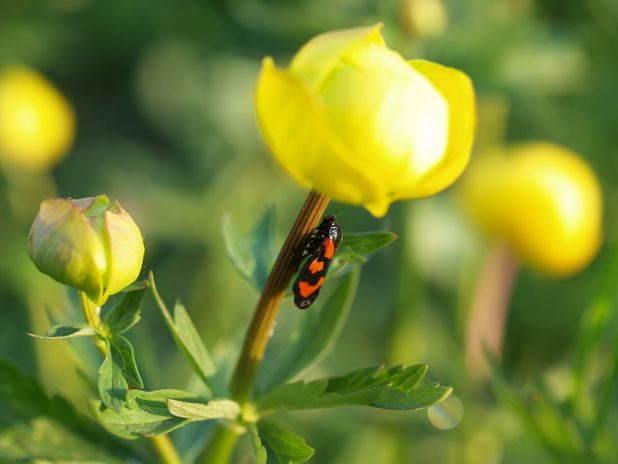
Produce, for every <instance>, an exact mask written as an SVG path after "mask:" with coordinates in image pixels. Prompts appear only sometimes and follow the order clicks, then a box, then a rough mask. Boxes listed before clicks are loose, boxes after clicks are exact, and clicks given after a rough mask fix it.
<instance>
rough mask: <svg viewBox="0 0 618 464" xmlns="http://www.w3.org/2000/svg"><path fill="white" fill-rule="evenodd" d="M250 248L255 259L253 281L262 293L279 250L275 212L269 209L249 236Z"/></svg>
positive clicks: (271, 208)
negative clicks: (276, 237) (276, 240)
mask: <svg viewBox="0 0 618 464" xmlns="http://www.w3.org/2000/svg"><path fill="white" fill-rule="evenodd" d="M249 247H250V248H251V252H252V253H253V256H254V257H255V269H254V271H253V280H254V281H255V285H254V286H255V288H256V290H258V291H261V290H262V288H264V285H265V284H266V279H267V278H268V274H269V273H270V269H271V268H272V265H273V263H274V262H275V258H276V256H277V255H276V253H277V250H276V248H275V210H274V208H273V207H270V208H268V210H266V213H264V215H263V216H262V218H261V219H260V221H259V222H258V224H257V226H256V227H255V229H253V231H252V232H251V234H250V236H249Z"/></svg>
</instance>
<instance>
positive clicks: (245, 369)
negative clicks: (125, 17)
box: [199, 190, 330, 464]
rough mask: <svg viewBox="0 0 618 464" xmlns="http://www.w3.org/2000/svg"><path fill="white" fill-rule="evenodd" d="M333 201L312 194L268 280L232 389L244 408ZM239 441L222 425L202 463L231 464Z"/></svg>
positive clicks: (217, 430)
mask: <svg viewBox="0 0 618 464" xmlns="http://www.w3.org/2000/svg"><path fill="white" fill-rule="evenodd" d="M329 201H330V198H328V197H326V196H324V195H322V194H320V193H318V192H316V191H314V190H312V191H310V192H309V195H308V196H307V199H306V200H305V204H304V205H303V207H302V208H301V210H300V212H299V213H298V216H297V217H296V221H295V222H294V224H293V225H292V228H291V229H290V232H289V233H288V236H287V238H286V239H285V243H284V244H283V247H282V248H281V251H279V256H277V259H276V260H275V264H274V265H273V268H272V270H271V271H270V275H269V276H268V279H267V280H266V284H265V285H264V289H263V290H262V295H261V296H260V300H259V301H258V304H257V307H256V308H255V312H254V313H253V319H252V320H251V325H250V326H249V330H248V331H247V335H246V337H245V343H244V345H243V349H242V352H241V355H240V358H239V359H238V363H237V364H236V370H235V372H234V376H233V377H232V382H231V385H230V389H231V392H232V396H233V398H234V399H235V400H236V401H237V402H238V403H239V404H241V405H244V404H245V403H246V402H247V400H248V399H249V396H250V395H251V389H252V387H253V381H254V379H255V374H256V373H257V369H258V367H259V366H260V363H261V362H262V358H263V357H264V351H265V350H266V345H267V343H268V339H269V337H270V335H271V333H272V330H273V326H274V323H275V319H276V317H277V313H278V312H279V307H280V306H281V302H282V301H283V297H284V296H285V291H286V289H287V287H288V285H289V283H290V281H291V280H292V277H293V276H294V273H295V272H296V266H295V265H296V260H297V258H298V253H299V251H300V250H302V248H303V247H304V245H305V243H306V242H307V239H308V238H309V236H310V235H311V233H312V232H313V230H314V229H315V227H316V226H317V224H318V221H319V220H320V218H321V217H322V214H323V213H324V210H325V209H326V206H327V205H328V202H329ZM239 437H240V434H239V433H237V432H236V431H235V430H232V429H230V428H229V427H228V426H226V425H224V424H219V425H218V426H217V428H216V429H215V432H214V435H213V437H212V438H211V440H210V441H209V443H208V446H207V447H206V449H205V450H204V453H203V454H202V456H201V458H200V460H199V462H200V463H202V464H227V463H228V462H229V460H230V457H231V456H232V452H233V450H234V446H235V445H236V441H237V440H238V438H239Z"/></svg>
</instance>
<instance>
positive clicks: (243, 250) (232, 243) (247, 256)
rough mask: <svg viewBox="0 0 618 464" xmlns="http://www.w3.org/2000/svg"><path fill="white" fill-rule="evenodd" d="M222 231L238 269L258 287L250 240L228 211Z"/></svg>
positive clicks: (222, 222)
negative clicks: (242, 232)
mask: <svg viewBox="0 0 618 464" xmlns="http://www.w3.org/2000/svg"><path fill="white" fill-rule="evenodd" d="M221 233H222V235H223V243H224V244H225V250H226V251H227V255H228V256H229V258H230V260H231V261H232V264H233V265H234V267H235V268H236V270H237V271H238V272H239V273H240V275H241V276H243V277H244V278H245V279H246V280H247V281H248V282H249V283H250V284H251V285H252V286H253V287H254V288H257V285H258V284H257V281H256V280H255V276H254V272H255V266H256V260H255V255H254V254H253V251H252V250H251V247H250V246H249V241H248V240H247V239H246V238H245V237H244V236H243V235H242V234H241V232H240V230H239V229H238V226H237V225H236V222H235V221H234V219H233V218H232V215H231V214H229V213H226V214H224V215H223V220H222V221H221Z"/></svg>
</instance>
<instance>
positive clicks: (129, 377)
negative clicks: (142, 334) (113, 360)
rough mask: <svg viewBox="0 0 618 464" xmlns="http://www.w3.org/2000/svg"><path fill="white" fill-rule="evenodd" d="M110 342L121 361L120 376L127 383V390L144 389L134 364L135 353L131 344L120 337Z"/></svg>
mask: <svg viewBox="0 0 618 464" xmlns="http://www.w3.org/2000/svg"><path fill="white" fill-rule="evenodd" d="M110 341H111V343H112V345H113V346H114V348H115V349H116V351H117V352H118V355H119V356H120V359H121V360H122V375H123V377H124V378H125V380H126V381H127V384H128V385H129V388H144V383H143V382H142V377H141V376H140V375H139V371H138V369H137V363H136V362H135V351H134V350H133V345H131V342H129V340H127V339H126V338H125V337H122V336H120V337H114V338H112V339H111V340H110Z"/></svg>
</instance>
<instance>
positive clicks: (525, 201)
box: [461, 142, 603, 275]
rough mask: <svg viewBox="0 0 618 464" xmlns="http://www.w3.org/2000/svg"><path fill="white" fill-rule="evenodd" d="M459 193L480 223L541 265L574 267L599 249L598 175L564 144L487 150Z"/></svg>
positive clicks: (553, 269)
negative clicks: (564, 146) (496, 150)
mask: <svg viewBox="0 0 618 464" xmlns="http://www.w3.org/2000/svg"><path fill="white" fill-rule="evenodd" d="M461 193H462V198H463V200H464V203H465V204H466V206H467V208H468V210H469V211H470V212H471V214H472V216H473V218H474V219H475V220H476V222H477V223H478V224H479V225H480V226H481V228H482V229H483V230H485V231H486V232H487V233H489V234H490V235H492V236H494V237H496V238H498V239H502V240H504V241H506V243H507V244H508V245H509V246H510V248H511V249H512V250H514V251H515V253H516V254H517V255H518V256H519V257H520V258H522V259H523V260H524V261H526V262H528V263H530V264H532V265H533V266H534V267H536V268H538V269H540V270H542V271H544V272H547V273H550V274H554V275H568V274H573V273H575V272H577V271H579V270H581V269H582V268H584V267H585V266H586V265H587V264H588V263H589V262H590V261H591V260H592V258H594V256H595V255H596V253H597V251H598V249H599V245H600V243H601V238H602V209H603V205H602V203H603V199H602V194H601V188H600V185H599V180H598V178H597V176H596V174H595V173H594V171H593V170H592V169H591V168H590V166H588V164H587V163H586V162H585V161H584V160H583V159H582V158H580V157H579V156H578V155H577V154H575V153H573V152H571V151H569V150H567V149H566V148H563V147H561V146H558V145H554V144H550V143H546V142H535V143H525V144H521V145H517V146H514V147H512V148H510V149H508V150H506V151H505V152H498V153H490V154H487V156H485V157H483V158H479V159H478V160H476V161H475V162H474V163H472V166H470V169H469V170H468V172H467V174H466V176H465V177H464V179H463V181H462V189H461Z"/></svg>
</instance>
